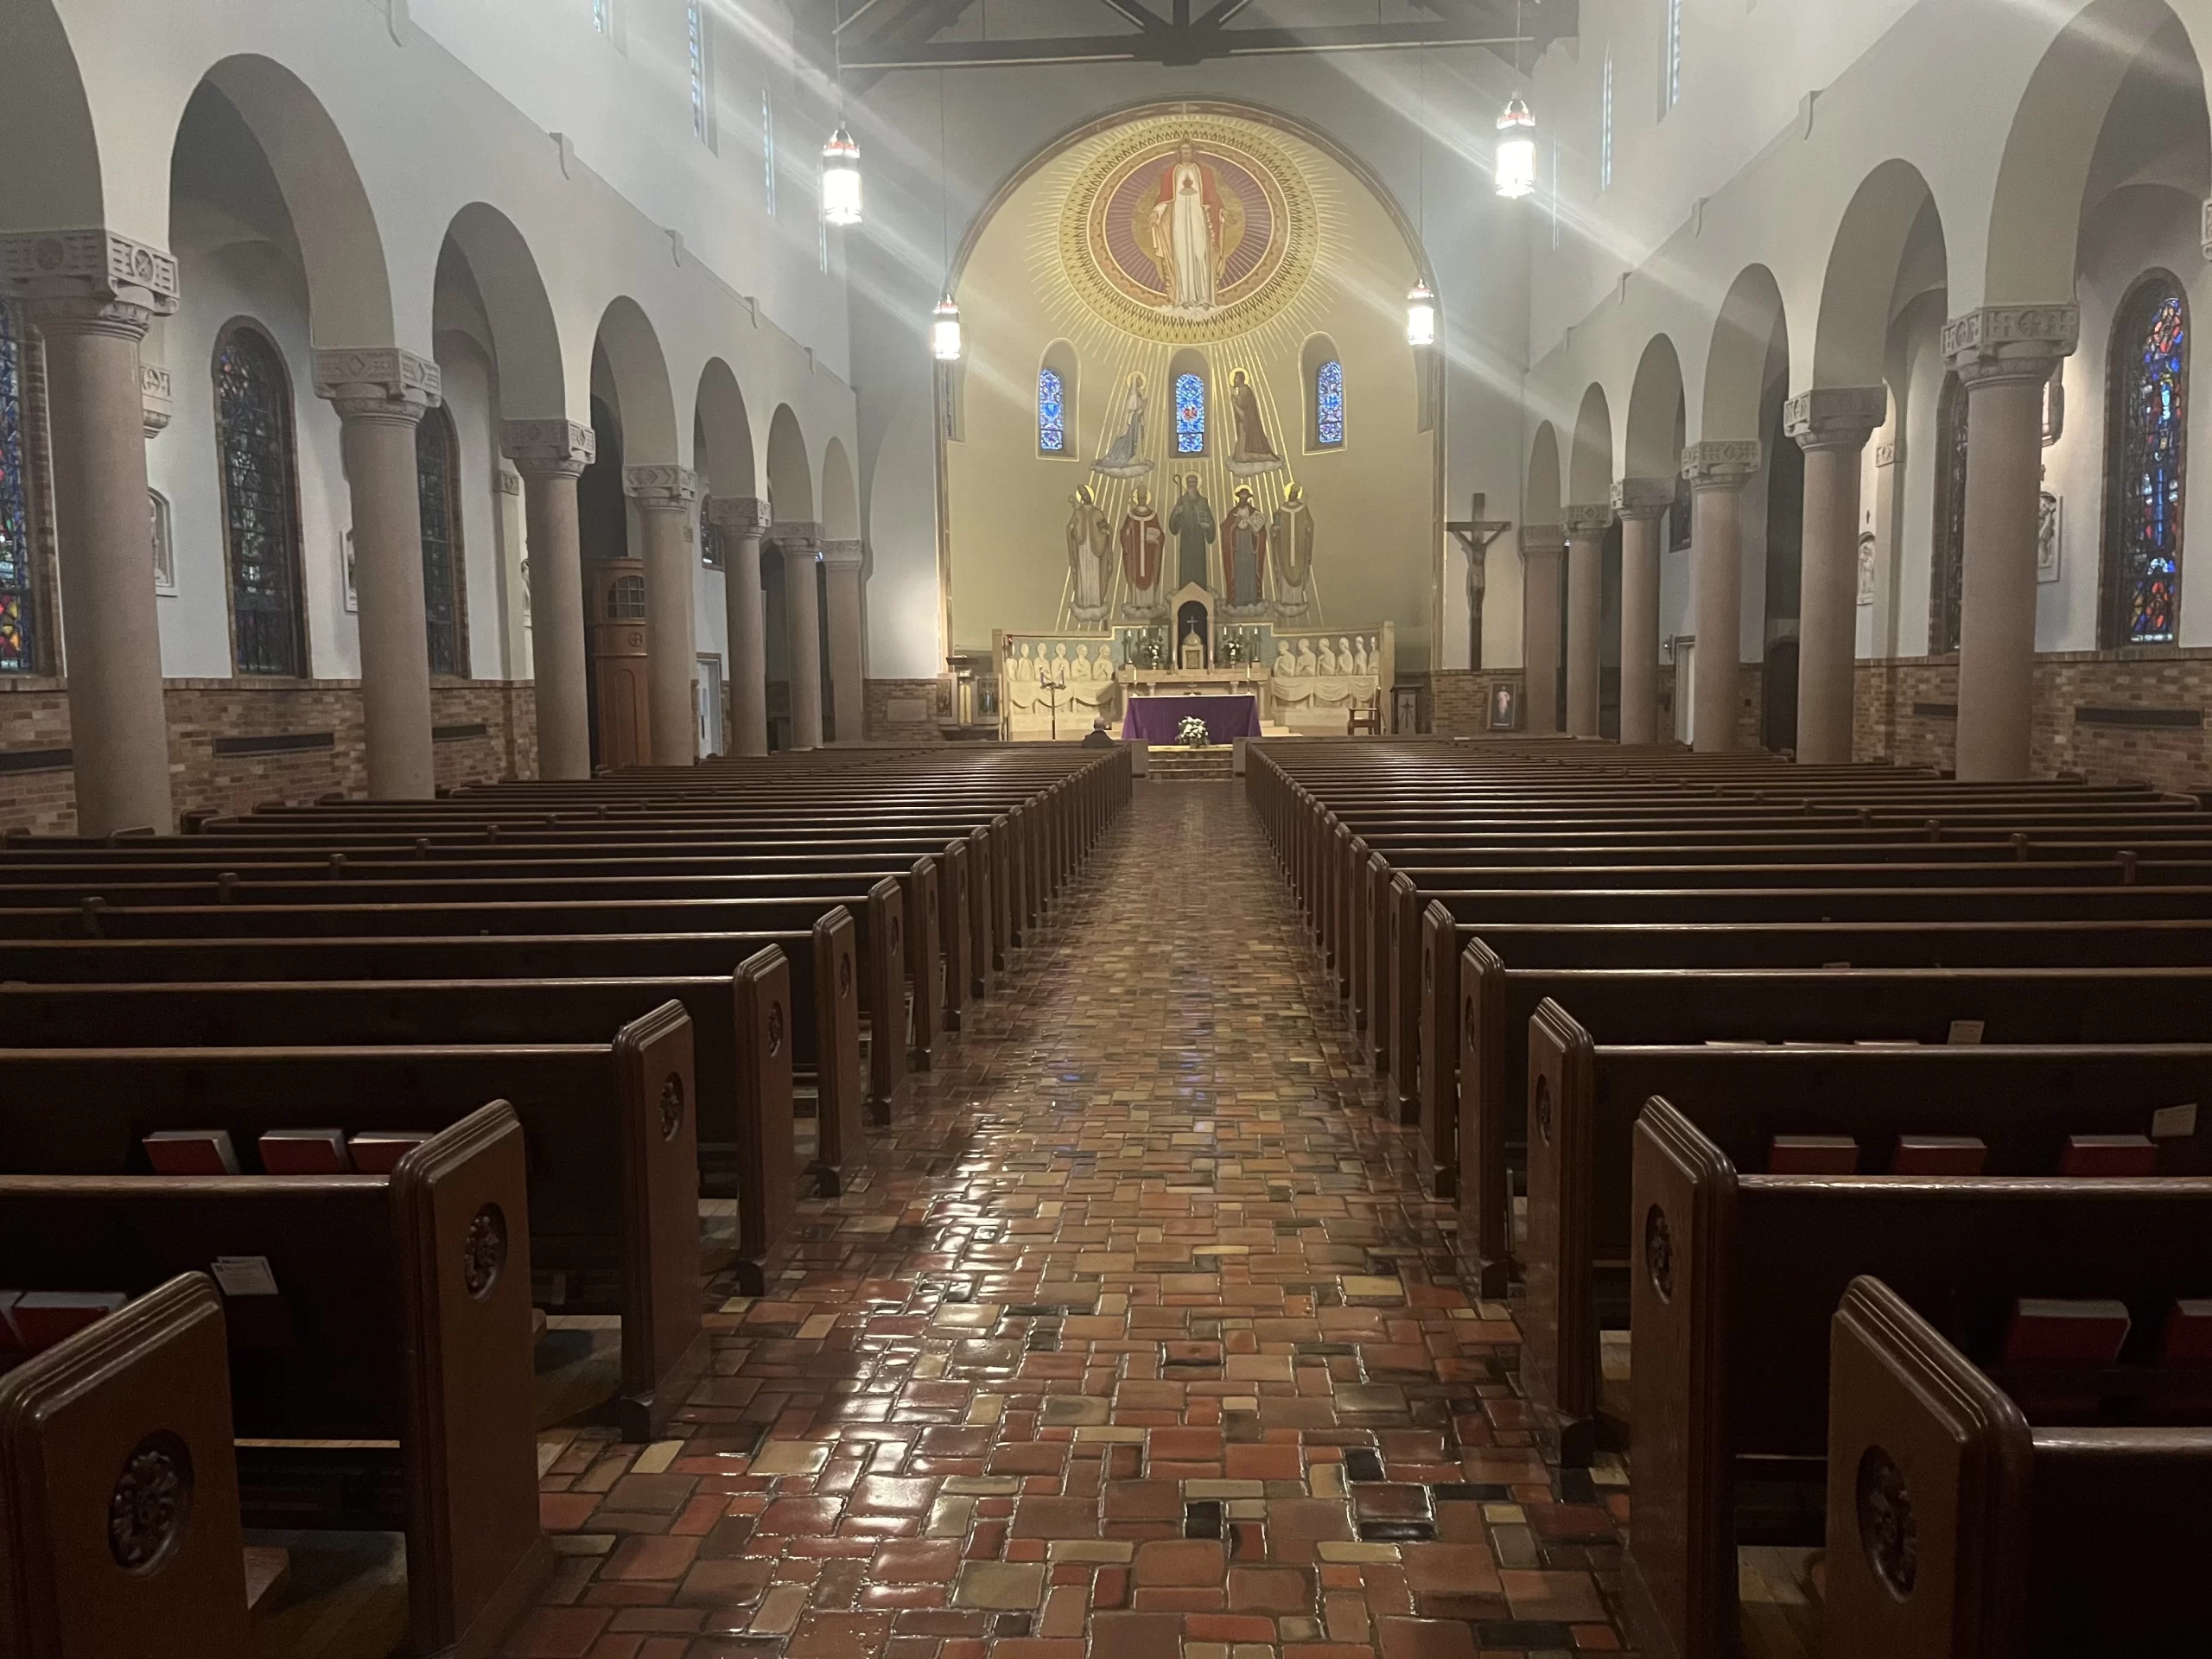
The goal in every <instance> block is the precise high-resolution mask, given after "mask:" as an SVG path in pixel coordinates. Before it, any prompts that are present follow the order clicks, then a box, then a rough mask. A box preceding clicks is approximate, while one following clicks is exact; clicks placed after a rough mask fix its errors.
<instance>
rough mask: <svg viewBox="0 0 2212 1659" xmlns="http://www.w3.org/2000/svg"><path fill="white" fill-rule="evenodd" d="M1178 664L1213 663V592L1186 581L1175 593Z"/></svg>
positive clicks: (1186, 666) (1200, 666)
mask: <svg viewBox="0 0 2212 1659" xmlns="http://www.w3.org/2000/svg"><path fill="white" fill-rule="evenodd" d="M1173 604H1174V615H1175V666H1176V667H1178V668H1181V669H1205V668H1211V667H1212V666H1213V595H1212V594H1210V593H1208V592H1207V591H1206V590H1205V588H1201V587H1199V586H1198V585H1197V584H1196V583H1186V584H1185V586H1184V587H1183V588H1181V589H1180V590H1179V592H1178V593H1177V594H1176V595H1175V598H1174V601H1173Z"/></svg>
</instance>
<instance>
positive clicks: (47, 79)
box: [0, 0, 107, 231]
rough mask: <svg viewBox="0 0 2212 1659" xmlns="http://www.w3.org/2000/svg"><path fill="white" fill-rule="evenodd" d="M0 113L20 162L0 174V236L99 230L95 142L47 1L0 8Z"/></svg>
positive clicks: (68, 51) (101, 212)
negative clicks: (6, 232) (83, 227)
mask: <svg viewBox="0 0 2212 1659" xmlns="http://www.w3.org/2000/svg"><path fill="white" fill-rule="evenodd" d="M0 110H5V111H7V126H8V130H9V133H10V142H9V144H8V148H9V149H10V150H11V151H13V152H14V153H15V154H16V156H18V157H19V158H21V164H20V165H16V166H12V167H4V168H0V230H11V231H18V230H19V231H49V230H62V229H67V228H69V227H71V226H78V225H99V224H104V223H105V222H106V219H107V214H106V213H105V208H104V207H103V200H104V198H103V194H102V191H101V188H100V155H99V135H98V133H97V132H96V131H95V130H93V126H92V108H91V105H89V104H88V103H87V102H86V98H85V82H84V78H83V76H82V75H81V74H80V73H79V70H78V67H77V54H76V53H75V51H74V50H73V48H71V47H70V44H69V35H68V31H67V29H63V27H62V26H61V19H60V17H59V16H56V15H55V13H54V7H53V5H52V4H51V3H50V0H10V3H9V4H7V5H5V6H0ZM19 143H20V145H21V148H20V149H17V145H18V144H19ZM32 156H36V158H37V159H36V162H35V164H33V163H32V162H31V160H30V157H32Z"/></svg>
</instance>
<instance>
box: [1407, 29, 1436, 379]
mask: <svg viewBox="0 0 2212 1659" xmlns="http://www.w3.org/2000/svg"><path fill="white" fill-rule="evenodd" d="M1419 63H1420V67H1419V69H1418V70H1417V71H1416V72H1415V73H1416V74H1417V75H1418V77H1419V81H1420V89H1419V96H1418V98H1417V99H1416V102H1417V104H1418V105H1419V118H1418V120H1416V121H1415V123H1414V144H1415V146H1416V148H1415V149H1414V215H1415V222H1416V224H1417V225H1418V226H1419V229H1420V242H1421V257H1424V258H1426V257H1427V249H1428V53H1427V49H1426V48H1423V50H1422V52H1421V56H1420V59H1419ZM1406 344H1407V345H1408V346H1433V345H1434V344H1436V296H1435V294H1434V293H1433V292H1432V291H1431V290H1430V289H1429V286H1428V284H1427V282H1425V281H1424V280H1422V279H1421V277H1414V285H1413V288H1412V290H1411V291H1410V292H1408V294H1407V296H1406Z"/></svg>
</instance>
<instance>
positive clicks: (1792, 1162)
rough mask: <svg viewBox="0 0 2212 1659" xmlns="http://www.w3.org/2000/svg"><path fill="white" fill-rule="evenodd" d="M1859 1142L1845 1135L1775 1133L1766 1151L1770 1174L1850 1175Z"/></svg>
mask: <svg viewBox="0 0 2212 1659" xmlns="http://www.w3.org/2000/svg"><path fill="white" fill-rule="evenodd" d="M1858 1168H1859V1143H1858V1142H1857V1141H1854V1140H1853V1139H1852V1138H1851V1137H1850V1136H1849V1135H1776V1136H1775V1137H1774V1145H1773V1146H1772V1147H1770V1148H1769V1149H1768V1151H1767V1158H1766V1169H1767V1173H1768V1174H1770V1175H1850V1174H1853V1173H1856V1172H1857V1171H1858Z"/></svg>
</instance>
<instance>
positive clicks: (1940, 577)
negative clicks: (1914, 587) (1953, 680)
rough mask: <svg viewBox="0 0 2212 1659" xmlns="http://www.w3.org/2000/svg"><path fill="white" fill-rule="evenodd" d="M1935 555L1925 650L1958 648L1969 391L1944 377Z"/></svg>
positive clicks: (1938, 414) (1939, 410) (1953, 377)
mask: <svg viewBox="0 0 2212 1659" xmlns="http://www.w3.org/2000/svg"><path fill="white" fill-rule="evenodd" d="M1966 565H1967V389H1966V386H1965V385H1964V383H1963V382H1961V380H1960V378H1959V377H1958V376H1957V375H1955V374H1947V375H1945V376H1944V377H1943V390H1942V392H1941V393H1940V394H1939V395H1938V396H1937V397H1936V550H1935V559H1934V562H1933V565H1932V568H1931V569H1929V580H1928V649H1929V652H1946V651H1956V650H1957V649H1958V648H1959V611H1960V604H1961V599H1962V597H1963V595H1964V594H1965V591H1966Z"/></svg>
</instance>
